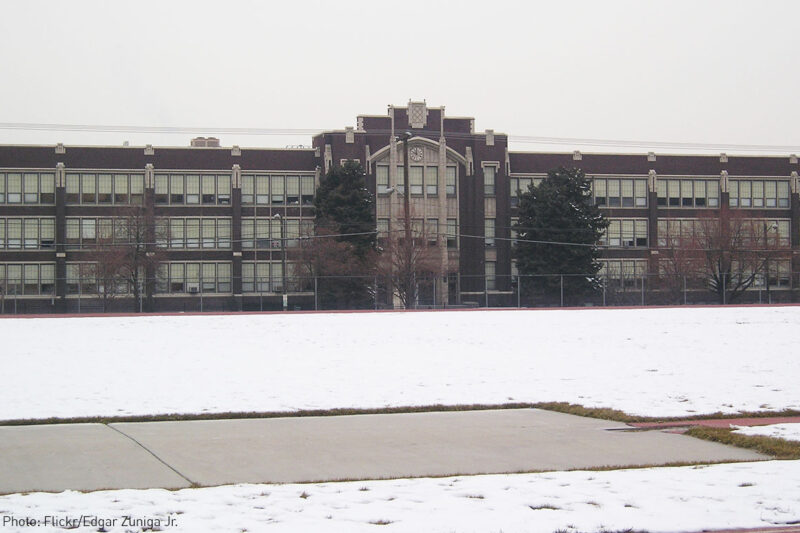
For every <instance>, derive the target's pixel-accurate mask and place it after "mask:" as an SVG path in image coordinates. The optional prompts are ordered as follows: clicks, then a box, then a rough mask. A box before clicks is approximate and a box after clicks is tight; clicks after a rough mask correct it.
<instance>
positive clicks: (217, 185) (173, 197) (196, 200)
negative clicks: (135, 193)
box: [155, 174, 231, 205]
mask: <svg viewBox="0 0 800 533" xmlns="http://www.w3.org/2000/svg"><path fill="white" fill-rule="evenodd" d="M155 180H156V183H155V202H156V204H160V205H167V204H168V205H200V204H202V205H229V204H230V203H231V176H230V174H156V176H155Z"/></svg>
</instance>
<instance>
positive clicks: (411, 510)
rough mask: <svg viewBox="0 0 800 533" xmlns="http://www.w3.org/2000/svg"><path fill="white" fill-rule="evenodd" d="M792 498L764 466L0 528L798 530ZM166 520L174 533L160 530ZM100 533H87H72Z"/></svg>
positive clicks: (170, 510)
mask: <svg viewBox="0 0 800 533" xmlns="http://www.w3.org/2000/svg"><path fill="white" fill-rule="evenodd" d="M798 486H800V461H769V462H758V463H739V464H729V465H713V466H696V467H681V468H650V469H642V470H620V471H609V472H587V471H576V472H550V473H545V474H514V475H485V476H467V477H463V476H459V477H450V478H440V479H431V478H424V479H399V480H387V481H358V482H345V483H318V484H302V485H297V484H288V485H234V486H222V487H213V488H203V489H184V490H178V491H168V490H162V489H150V490H115V491H99V492H91V493H79V492H63V493H60V494H47V493H31V494H13V495H9V496H2V497H0V523H2V521H3V520H5V519H10V518H15V519H18V520H19V519H22V518H30V519H32V520H42V521H44V520H45V517H46V516H52V517H55V518H58V519H63V518H64V517H72V518H77V517H79V516H81V515H86V516H89V517H96V518H97V519H102V520H106V521H111V520H116V523H115V524H113V525H106V527H105V530H106V531H109V532H120V533H121V532H126V531H131V532H140V531H143V530H145V529H144V527H146V525H147V522H142V523H143V524H145V526H144V527H125V526H123V525H122V523H123V522H122V517H124V516H130V517H132V518H134V519H138V520H141V521H146V520H150V521H151V522H150V524H152V523H153V521H155V520H159V521H161V525H160V529H161V530H162V531H169V532H174V533H179V532H184V531H185V532H197V531H208V532H228V531H230V532H237V533H238V532H241V531H276V532H307V531H325V532H343V533H344V532H347V533H351V532H361V531H363V532H375V531H392V532H406V531H408V532H418V531H426V532H460V533H465V532H486V531H504V532H522V531H524V532H530V533H537V532H541V533H551V532H552V531H556V530H565V531H585V532H595V531H600V530H612V531H615V530H626V529H634V530H647V531H652V532H660V531H696V530H701V529H724V528H745V527H759V526H762V527H763V526H779V525H786V524H790V523H792V522H795V521H797V520H799V519H800V500H798V498H797V497H796V496H797V487H798ZM168 519H173V520H174V521H175V522H174V524H170V525H165V524H166V523H167V520H168ZM51 520H52V519H51ZM95 523H97V522H95ZM106 524H108V522H106ZM382 528H383V529H382ZM33 529H35V530H36V531H37V532H38V531H42V532H55V531H64V529H62V528H56V527H36V528H33ZM2 530H3V531H4V532H5V531H8V532H9V533H10V532H12V531H19V532H20V533H23V532H25V531H30V530H31V528H25V527H20V528H16V529H15V528H14V527H9V526H8V525H6V526H5V527H4V528H3V529H2ZM97 530H98V527H97V526H96V525H95V526H93V527H78V528H76V529H72V530H71V531H75V532H76V533H88V532H94V531H97Z"/></svg>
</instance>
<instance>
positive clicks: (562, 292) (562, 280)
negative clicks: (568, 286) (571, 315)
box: [561, 274, 564, 307]
mask: <svg viewBox="0 0 800 533" xmlns="http://www.w3.org/2000/svg"><path fill="white" fill-rule="evenodd" d="M561 307H564V274H561Z"/></svg>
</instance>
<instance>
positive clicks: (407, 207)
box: [403, 132, 411, 245]
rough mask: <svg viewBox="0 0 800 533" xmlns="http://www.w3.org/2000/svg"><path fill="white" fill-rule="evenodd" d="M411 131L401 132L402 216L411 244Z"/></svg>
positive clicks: (408, 241) (408, 240)
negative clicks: (409, 143)
mask: <svg viewBox="0 0 800 533" xmlns="http://www.w3.org/2000/svg"><path fill="white" fill-rule="evenodd" d="M410 138H411V133H409V132H405V133H404V134H403V217H404V218H405V225H406V243H407V244H408V245H410V244H411V201H410V199H411V195H410V186H409V167H408V140H409V139H410Z"/></svg>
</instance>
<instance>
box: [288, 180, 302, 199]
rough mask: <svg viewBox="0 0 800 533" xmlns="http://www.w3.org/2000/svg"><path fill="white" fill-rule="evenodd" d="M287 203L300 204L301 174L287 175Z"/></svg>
mask: <svg viewBox="0 0 800 533" xmlns="http://www.w3.org/2000/svg"><path fill="white" fill-rule="evenodd" d="M286 205H300V176H286Z"/></svg>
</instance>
